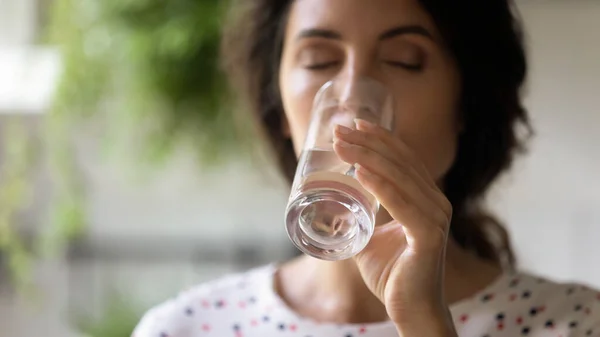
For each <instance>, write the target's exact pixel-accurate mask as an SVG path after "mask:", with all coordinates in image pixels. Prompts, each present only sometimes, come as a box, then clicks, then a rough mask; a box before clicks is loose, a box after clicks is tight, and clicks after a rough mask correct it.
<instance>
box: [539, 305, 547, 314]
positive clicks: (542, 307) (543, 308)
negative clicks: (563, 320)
mask: <svg viewBox="0 0 600 337" xmlns="http://www.w3.org/2000/svg"><path fill="white" fill-rule="evenodd" d="M545 310H546V306H545V305H542V306H541V307H539V308H538V312H544V311H545Z"/></svg>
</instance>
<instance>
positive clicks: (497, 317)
mask: <svg viewBox="0 0 600 337" xmlns="http://www.w3.org/2000/svg"><path fill="white" fill-rule="evenodd" d="M503 319H504V313H502V312H501V313H499V314H498V315H496V320H498V321H501V320H503Z"/></svg>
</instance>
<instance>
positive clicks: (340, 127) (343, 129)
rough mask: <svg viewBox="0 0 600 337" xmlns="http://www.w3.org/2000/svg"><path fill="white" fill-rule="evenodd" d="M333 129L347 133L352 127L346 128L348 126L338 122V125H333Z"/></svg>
mask: <svg viewBox="0 0 600 337" xmlns="http://www.w3.org/2000/svg"><path fill="white" fill-rule="evenodd" d="M335 131H337V132H339V133H341V134H342V135H348V134H350V133H351V132H352V131H354V130H352V129H350V128H348V127H345V126H343V125H339V124H338V125H336V126H335Z"/></svg>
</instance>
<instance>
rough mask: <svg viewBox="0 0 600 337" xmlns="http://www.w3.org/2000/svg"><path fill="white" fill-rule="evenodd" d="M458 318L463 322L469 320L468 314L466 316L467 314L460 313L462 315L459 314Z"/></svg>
mask: <svg viewBox="0 0 600 337" xmlns="http://www.w3.org/2000/svg"><path fill="white" fill-rule="evenodd" d="M459 319H460V321H461V322H462V323H465V322H466V321H468V320H469V316H468V315H462V316H460V318H459Z"/></svg>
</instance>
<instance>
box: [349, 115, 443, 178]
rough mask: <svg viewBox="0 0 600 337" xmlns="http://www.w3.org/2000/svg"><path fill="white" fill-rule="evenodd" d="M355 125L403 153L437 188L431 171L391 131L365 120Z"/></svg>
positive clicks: (358, 120) (360, 120)
mask: <svg viewBox="0 0 600 337" xmlns="http://www.w3.org/2000/svg"><path fill="white" fill-rule="evenodd" d="M355 123H356V128H357V129H358V130H360V131H364V132H366V133H369V134H372V135H375V136H377V137H378V138H379V139H381V141H382V142H383V143H385V144H387V145H388V146H390V147H392V148H393V149H395V150H396V151H397V152H398V153H401V154H402V155H403V157H404V158H406V159H407V160H408V162H410V163H411V164H412V165H413V166H414V168H415V169H416V170H417V171H418V172H419V173H420V174H421V175H422V176H423V178H424V179H425V180H426V181H427V182H428V183H429V184H430V185H432V186H434V187H436V188H437V185H436V183H435V181H434V180H433V178H432V177H431V175H430V174H429V170H427V168H426V167H425V165H424V164H423V163H422V162H421V161H420V160H419V159H418V158H417V156H416V155H415V154H414V153H413V152H412V150H411V149H410V148H409V147H408V146H407V145H406V144H405V143H403V142H402V141H401V140H400V139H398V138H397V137H395V136H394V135H393V134H392V133H391V132H390V131H389V130H386V129H384V128H382V127H381V126H378V125H375V124H373V123H369V122H367V121H365V120H363V119H356V121H355Z"/></svg>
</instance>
